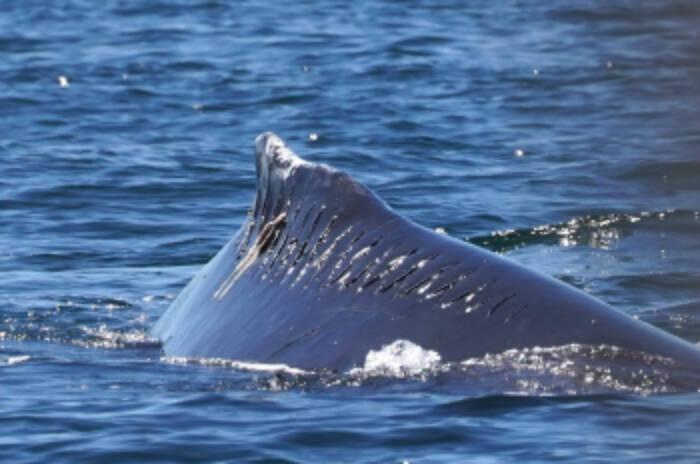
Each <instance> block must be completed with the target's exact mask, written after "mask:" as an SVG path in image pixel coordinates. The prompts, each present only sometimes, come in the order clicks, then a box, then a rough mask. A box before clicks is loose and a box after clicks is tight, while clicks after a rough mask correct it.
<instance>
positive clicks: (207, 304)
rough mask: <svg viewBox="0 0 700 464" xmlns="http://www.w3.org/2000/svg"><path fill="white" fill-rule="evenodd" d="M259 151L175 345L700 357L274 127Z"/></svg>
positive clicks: (341, 352)
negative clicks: (422, 214)
mask: <svg viewBox="0 0 700 464" xmlns="http://www.w3.org/2000/svg"><path fill="white" fill-rule="evenodd" d="M255 153H256V158H255V162H256V171H257V190H256V197H255V202H254V205H253V207H252V208H251V210H250V212H249V214H248V218H247V221H246V222H245V223H244V224H243V226H242V227H241V229H240V230H239V231H238V233H237V234H236V235H235V236H234V237H233V238H232V239H231V241H230V242H229V243H228V244H227V245H226V246H224V248H223V249H222V250H221V251H220V252H219V253H218V254H217V255H216V256H215V257H214V258H213V259H212V260H211V261H210V262H209V263H208V264H207V265H206V266H204V268H203V269H202V270H201V271H200V272H199V273H198V274H197V275H196V276H195V277H194V278H193V279H192V281H191V282H190V283H189V284H188V285H187V286H186V287H185V289H184V290H183V291H182V292H181V293H180V295H179V296H178V297H177V298H176V299H175V301H174V302H173V303H172V305H171V306H170V308H169V309H168V310H167V311H166V312H165V313H164V314H163V316H162V317H161V318H160V319H159V320H158V322H157V323H156V325H155V326H154V327H153V330H152V334H153V335H154V336H156V337H158V338H159V339H160V340H161V341H162V345H163V349H164V351H165V353H166V355H168V356H176V357H198V358H224V359H235V360H244V361H254V362H263V363H283V364H286V365H289V366H294V367H299V368H305V369H306V368H331V369H338V370H347V369H350V368H352V367H355V366H361V365H362V364H363V363H364V362H365V360H366V357H367V355H368V353H373V352H376V351H377V350H380V349H381V348H382V347H386V346H389V345H391V344H392V343H394V342H395V341H397V340H406V341H410V342H411V343H413V344H416V345H418V346H420V347H422V348H423V349H425V350H428V352H431V353H432V352H434V353H436V356H439V357H440V358H441V359H442V360H443V361H447V362H459V361H462V360H465V359H469V358H475V357H480V356H484V355H486V354H489V353H502V352H504V351H506V350H512V349H527V348H532V347H536V346H539V347H549V346H563V345H568V344H572V343H575V344H587V345H610V346H616V347H620V348H623V349H626V350H632V351H635V352H643V353H649V354H653V355H659V356H663V357H667V358H671V359H673V360H674V361H675V362H677V363H679V364H680V365H681V366H688V367H692V368H696V367H700V350H698V348H696V347H695V346H693V345H692V344H690V343H688V342H685V341H683V340H681V339H679V338H677V337H675V336H673V335H670V334H668V333H665V332H663V331H661V330H659V329H657V328H655V327H652V326H650V325H648V324H646V323H644V322H640V321H638V320H636V319H634V318H632V317H630V316H628V315H626V314H624V313H622V312H620V311H617V310H615V309H613V308H611V307H609V306H607V305H606V304H604V303H603V302H601V301H599V300H597V299H595V298H593V297H591V296H589V295H587V294H585V293H583V292H581V291H579V290H577V289H575V288H573V287H571V286H568V285H566V284H564V283H562V282H560V281H558V280H555V279H553V278H551V277H548V276H545V275H542V274H540V273H537V272H534V271H532V270H529V269H527V268H525V267H522V266H520V265H518V264H516V263H514V262H512V261H510V260H508V259H505V258H503V257H500V256H497V255H495V254H493V253H490V252H488V251H486V250H483V249H481V248H478V247H475V246H472V245H469V244H466V243H463V242H461V241H458V240H455V239H452V238H450V237H448V236H445V235H440V234H436V233H434V232H432V231H431V230H429V229H426V228H424V227H421V226H419V225H417V224H415V223H413V222H411V221H409V220H408V219H406V218H403V217H401V216H399V215H398V214H396V213H394V212H393V211H391V209H390V208H389V207H388V206H387V205H386V204H385V203H384V202H383V201H382V200H381V199H379V198H378V197H377V196H375V195H374V194H373V193H372V192H370V191H369V190H368V189H367V188H365V187H364V186H362V185H361V184H359V183H358V182H356V181H355V180H353V179H352V178H351V177H350V176H348V175H347V174H345V173H343V172H340V171H337V170H335V169H333V168H330V167H328V166H325V165H321V164H315V163H310V162H307V161H304V160H302V159H301V158H299V157H298V156H296V155H295V154H294V153H293V152H292V151H291V150H290V149H289V148H287V146H286V145H285V144H284V142H282V140H281V139H280V138H279V137H277V136H276V135H274V134H271V133H265V134H262V135H260V136H258V137H257V139H256V141H255Z"/></svg>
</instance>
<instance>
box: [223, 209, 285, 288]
mask: <svg viewBox="0 0 700 464" xmlns="http://www.w3.org/2000/svg"><path fill="white" fill-rule="evenodd" d="M286 222H287V213H281V214H279V215H278V216H277V217H276V218H274V219H273V220H272V221H270V222H268V223H267V224H265V225H264V226H263V228H262V229H261V230H260V233H259V234H258V238H257V240H256V241H255V245H253V246H252V247H251V248H250V250H248V253H247V254H246V255H245V257H244V258H243V259H242V260H241V261H240V262H239V263H238V265H237V266H236V268H235V269H234V270H233V272H232V273H231V275H229V276H228V277H227V278H226V279H225V280H224V281H223V282H222V283H221V286H220V287H219V289H218V290H217V291H216V292H214V299H215V300H221V299H222V298H223V297H225V296H226V294H227V293H228V292H229V291H230V290H231V288H232V287H233V284H235V283H236V281H237V280H238V279H239V278H240V277H241V275H243V273H244V272H245V271H246V270H247V269H248V268H249V267H250V266H252V265H253V263H254V262H255V260H256V259H258V257H259V256H260V255H261V254H263V253H264V252H265V251H266V250H267V249H268V248H270V245H271V244H272V243H273V242H274V241H275V240H276V239H277V237H279V233H280V230H281V229H282V228H283V227H284V225H285V224H286Z"/></svg>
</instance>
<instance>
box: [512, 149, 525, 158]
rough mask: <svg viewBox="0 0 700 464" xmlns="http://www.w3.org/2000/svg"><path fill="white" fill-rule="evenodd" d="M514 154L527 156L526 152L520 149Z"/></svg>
mask: <svg viewBox="0 0 700 464" xmlns="http://www.w3.org/2000/svg"><path fill="white" fill-rule="evenodd" d="M513 154H514V155H515V156H523V155H524V154H525V152H524V151H523V150H521V149H520V148H518V149H516V150H515V151H514V152H513Z"/></svg>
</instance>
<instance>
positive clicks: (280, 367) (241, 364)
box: [160, 356, 309, 375]
mask: <svg viewBox="0 0 700 464" xmlns="http://www.w3.org/2000/svg"><path fill="white" fill-rule="evenodd" d="M160 360H161V361H162V362H166V363H170V364H200V365H203V366H219V367H228V368H232V369H240V370H244V371H254V372H285V373H287V374H292V375H303V374H308V373H309V372H307V371H305V370H303V369H298V368H296V367H291V366H288V365H286V364H266V363H256V362H248V361H234V360H230V359H223V358H187V357H178V356H164V357H162V358H160Z"/></svg>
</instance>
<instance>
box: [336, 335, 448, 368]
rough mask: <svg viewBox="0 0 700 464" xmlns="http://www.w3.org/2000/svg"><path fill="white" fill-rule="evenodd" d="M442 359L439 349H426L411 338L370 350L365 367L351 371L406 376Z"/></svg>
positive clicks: (431, 366) (432, 366)
mask: <svg viewBox="0 0 700 464" xmlns="http://www.w3.org/2000/svg"><path fill="white" fill-rule="evenodd" d="M441 359H442V357H441V356H440V353H438V352H437V351H432V350H426V349H424V348H422V347H421V346H420V345H417V344H415V343H413V342H411V341H409V340H396V341H394V342H392V343H390V344H389V345H386V346H383V347H382V348H381V349H380V350H377V351H374V350H369V352H368V353H367V356H366V357H365V364H364V366H363V368H362V369H352V370H351V371H350V372H349V373H350V374H358V373H364V374H369V375H390V376H394V377H406V376H412V375H417V374H420V373H421V372H424V371H427V370H430V369H432V368H434V367H436V366H438V365H439V363H440V360H441Z"/></svg>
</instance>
